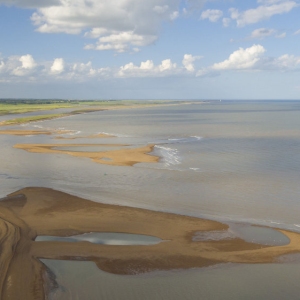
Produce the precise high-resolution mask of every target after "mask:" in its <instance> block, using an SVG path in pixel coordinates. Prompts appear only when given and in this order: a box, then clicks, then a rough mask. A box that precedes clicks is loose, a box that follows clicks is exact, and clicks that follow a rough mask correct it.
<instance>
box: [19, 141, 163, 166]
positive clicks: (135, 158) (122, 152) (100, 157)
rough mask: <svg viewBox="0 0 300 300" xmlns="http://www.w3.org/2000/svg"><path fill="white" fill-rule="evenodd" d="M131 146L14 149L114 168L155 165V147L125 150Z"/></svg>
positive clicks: (85, 145) (82, 145)
mask: <svg viewBox="0 0 300 300" xmlns="http://www.w3.org/2000/svg"><path fill="white" fill-rule="evenodd" d="M96 146H99V147H104V148H105V147H119V148H120V147H121V149H116V150H109V151H97V152H88V151H86V152H83V151H69V150H60V149H59V148H61V147H63V148H65V147H68V148H75V149H76V147H96ZM126 146H129V145H117V144H17V145H15V146H14V148H17V149H22V150H25V151H28V152H32V153H44V154H47V153H48V154H68V155H71V156H75V157H85V158H90V159H91V160H93V161H94V162H96V163H100V164H105V165H113V166H133V165H135V164H137V163H155V162H158V160H159V157H158V156H154V155H150V154H149V153H150V152H152V151H153V148H154V146H155V145H146V146H143V147H138V148H123V149H122V147H126Z"/></svg>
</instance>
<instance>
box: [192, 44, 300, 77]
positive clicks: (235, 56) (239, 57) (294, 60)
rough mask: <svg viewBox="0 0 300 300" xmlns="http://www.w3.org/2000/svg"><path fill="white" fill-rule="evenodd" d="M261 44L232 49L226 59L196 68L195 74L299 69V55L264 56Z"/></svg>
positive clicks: (209, 74)
mask: <svg viewBox="0 0 300 300" xmlns="http://www.w3.org/2000/svg"><path fill="white" fill-rule="evenodd" d="M265 52H266V49H265V48H264V47H263V46H261V45H253V46H252V47H249V48H246V49H243V48H239V49H238V50H236V51H234V52H233V53H232V54H231V55H230V56H229V58H228V59H226V60H224V61H222V62H220V63H215V64H213V65H211V66H209V67H207V68H202V69H200V70H198V72H197V73H196V76H214V75H218V74H219V73H220V72H222V71H292V70H293V71H294V70H297V71H300V69H299V67H298V66H299V65H300V56H298V57H297V56H294V55H289V54H284V55H282V56H280V57H277V58H276V57H275V58H274V57H266V56H264V53H265Z"/></svg>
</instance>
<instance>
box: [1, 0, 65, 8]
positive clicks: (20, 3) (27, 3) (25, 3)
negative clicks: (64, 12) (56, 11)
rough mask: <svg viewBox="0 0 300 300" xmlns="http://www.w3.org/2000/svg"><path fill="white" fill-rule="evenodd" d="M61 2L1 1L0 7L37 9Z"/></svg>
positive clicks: (38, 0)
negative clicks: (4, 5) (11, 6)
mask: <svg viewBox="0 0 300 300" xmlns="http://www.w3.org/2000/svg"><path fill="white" fill-rule="evenodd" d="M59 2H60V1H59V0H42V1H41V0H0V5H1V4H6V5H15V6H20V7H28V8H37V7H47V6H51V5H57V4H59Z"/></svg>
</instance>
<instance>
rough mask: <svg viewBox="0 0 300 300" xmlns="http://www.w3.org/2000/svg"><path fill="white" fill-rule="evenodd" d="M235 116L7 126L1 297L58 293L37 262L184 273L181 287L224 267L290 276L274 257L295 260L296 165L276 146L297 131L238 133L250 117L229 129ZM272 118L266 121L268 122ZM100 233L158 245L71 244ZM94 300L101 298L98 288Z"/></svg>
mask: <svg viewBox="0 0 300 300" xmlns="http://www.w3.org/2000/svg"><path fill="white" fill-rule="evenodd" d="M200 107H201V108H200ZM244 107H245V106H242V107H241V108H242V109H243V110H244V109H245V108H244ZM250 107H251V105H250ZM266 107H268V106H266ZM241 108H240V107H239V106H234V105H232V106H229V108H228V106H225V107H223V106H220V107H219V106H216V107H215V106H209V105H207V106H205V107H204V108H202V105H201V106H200V105H195V106H193V104H189V105H183V106H180V105H179V106H176V105H172V106H170V107H169V106H167V107H163V108H152V107H150V108H138V109H136V108H132V109H128V110H126V112H125V111H123V110H122V109H119V110H112V111H96V112H91V113H89V114H82V115H80V114H78V115H73V116H68V117H65V118H61V119H56V120H48V121H42V122H38V123H29V124H25V125H24V126H20V125H18V126H16V125H14V126H12V127H8V128H5V129H4V128H3V129H2V130H1V132H0V138H2V140H3V145H5V147H4V148H3V158H4V157H6V160H3V161H2V162H1V164H2V166H3V168H2V172H3V173H1V174H0V176H1V178H2V180H3V181H2V182H3V183H2V193H1V196H2V197H3V198H2V200H1V201H0V218H1V237H0V239H1V247H2V249H3V250H2V252H1V255H0V264H1V270H3V273H2V274H3V276H1V281H0V287H1V289H0V290H1V293H2V294H1V296H2V298H3V299H19V298H22V299H46V297H47V295H48V294H51V293H54V292H55V291H56V290H57V289H60V288H62V287H61V286H60V284H61V283H58V282H59V279H60V273H58V272H57V270H56V269H53V270H52V269H51V264H50V267H49V266H48V265H47V264H46V263H45V261H48V262H49V261H53V263H54V264H55V262H57V264H58V265H61V266H63V265H64V264H65V263H64V262H68V263H70V264H72V263H74V266H75V264H76V263H77V262H86V263H87V262H90V263H91V264H93V265H94V266H96V267H97V268H98V269H99V270H100V271H99V272H104V273H107V274H112V275H116V276H124V278H125V277H127V276H129V278H130V276H141V274H154V273H155V272H167V274H171V273H172V272H174V271H176V270H178V271H183V270H186V271H187V272H188V273H186V275H182V282H186V281H185V280H187V278H189V276H190V275H188V274H192V273H190V272H191V271H189V270H198V269H199V270H202V269H204V270H205V268H216V270H220V272H221V270H222V267H221V266H222V265H224V264H225V265H228V264H229V265H230V264H237V265H239V264H244V265H245V266H251V265H261V267H262V268H265V269H266V270H267V269H268V267H267V266H270V268H273V266H274V265H277V264H282V265H283V266H284V267H286V263H285V262H284V261H281V259H282V257H286V256H287V257H290V256H291V255H297V253H300V234H299V230H298V229H297V228H298V223H297V221H296V220H297V216H298V213H297V212H298V210H299V208H298V206H297V202H296V200H294V199H297V195H298V192H297V185H295V184H294V183H296V177H297V176H296V177H295V174H296V173H297V172H296V171H297V169H296V168H297V164H295V163H294V162H295V161H297V160H298V156H297V154H296V152H293V153H292V152H291V154H290V155H289V156H286V155H282V153H283V151H282V149H283V148H281V147H286V144H287V143H290V145H291V147H290V148H289V149H292V147H293V146H294V145H297V143H298V138H299V132H298V131H297V129H296V128H293V127H290V125H289V123H288V122H287V121H284V120H283V121H282V123H280V124H278V125H277V127H278V128H281V129H280V130H277V129H276V126H275V130H273V129H272V128H271V127H270V126H269V124H267V123H264V121H262V123H261V124H262V125H261V126H262V127H261V128H258V127H257V126H258V125H257V123H253V127H252V128H251V127H250V126H249V125H247V127H244V128H243V127H242V126H243V125H241V124H249V122H250V120H251V118H253V117H252V115H251V114H252V113H253V112H252V111H253V110H254V109H253V108H251V110H249V111H250V112H248V110H247V111H246V113H247V115H249V119H248V123H247V122H246V121H244V120H243V122H242V123H241V121H240V119H238V121H237V123H236V124H235V123H233V122H231V123H229V122H228V121H227V119H226V110H230V112H229V113H230V120H232V119H233V117H232V116H233V115H234V114H235V111H234V109H236V110H237V111H238V112H239V113H241V111H240V109H241ZM255 108H256V109H257V107H255ZM196 109H198V110H199V112H198V114H195V111H196ZM214 109H215V111H214ZM221 109H223V111H222V112H220V111H221ZM263 109H265V108H263ZM263 109H261V110H262V111H263ZM280 109H281V107H279V108H278V111H279V112H280ZM202 110H204V111H206V114H205V115H204V114H203V113H202ZM232 111H233V112H232ZM267 112H268V113H267ZM187 113H188V114H189V118H187V117H186V114H187ZM192 113H193V114H192ZM271 113H272V114H275V115H276V110H275V113H274V112H273V111H272V112H271ZM271 113H269V110H268V111H267V110H266V112H264V115H263V118H264V119H266V117H267V118H268V117H269V119H270V120H271V119H274V117H273V115H272V114H271ZM181 115H182V117H181ZM183 116H184V118H183ZM191 116H193V118H191ZM202 116H203V119H201V117H202ZM208 116H214V117H215V116H216V117H217V119H212V120H210V121H207V118H208ZM257 116H260V111H259V113H258V114H257ZM293 117H296V115H294V112H293V110H291V114H290V116H289V119H292V118H293ZM154 118H156V120H157V122H156V123H157V124H156V123H155V122H154V123H152V120H153V119H154ZM175 119H180V120H181V122H178V121H177V123H175V121H174V120H175ZM198 120H201V122H203V124H202V123H201V126H198V125H199V124H198V122H199V121H198ZM202 120H203V121H202ZM216 120H222V122H223V123H222V126H223V127H222V128H223V129H222V130H223V131H221V129H220V128H221V127H220V125H219V124H218V122H220V121H218V122H217V121H216ZM257 120H259V119H258V117H256V122H257ZM185 122H190V123H191V124H188V123H185ZM193 122H194V123H193ZM284 122H285V123H284ZM283 123H284V126H283V125H282V124H283ZM162 124H163V125H162ZM170 124H171V126H170ZM182 124H184V126H182ZM273 125H274V124H273ZM273 125H272V126H273ZM275 125H276V124H275ZM264 126H265V127H264ZM245 128H247V131H246V130H244V129H245ZM228 129H231V130H228ZM233 129H234V130H233ZM186 132H188V133H186ZM204 133H205V134H204ZM74 140H76V142H75V143H74ZM91 141H92V142H91ZM275 145H276V147H275ZM270 149H272V151H271V150H270ZM274 149H276V151H277V152H276V151H275V152H274ZM289 151H291V150H289ZM279 156H281V161H280V163H274V162H275V158H276V159H277V158H278V157H279ZM291 158H293V161H292V160H291ZM283 172H284V173H285V174H288V175H286V176H285V177H282V176H280V175H281V174H283ZM5 191H7V192H5ZM283 194H284V195H285V197H282V195H283ZM271 203H272V204H271ZM292 204H293V205H292ZM283 207H284V210H283V209H282V208H283ZM97 233H116V234H119V235H120V234H131V235H141V236H144V237H145V238H147V237H155V238H158V239H159V242H158V243H156V244H151V245H150V244H149V245H144V244H129V245H125V244H122V243H121V244H103V242H101V243H100V242H93V241H90V240H84V239H83V240H76V241H74V239H76V237H77V236H79V235H83V236H85V235H88V234H97ZM269 235H270V236H271V237H272V238H270V239H269V240H268V236H269ZM41 237H44V239H43V240H39V238H41ZM48 237H49V238H48ZM56 238H58V239H56ZM59 238H64V239H63V240H59ZM291 257H292V256H291ZM59 262H61V263H59ZM52 265H53V264H52ZM219 266H220V267H219ZM89 268H91V270H92V267H89ZM249 268H250V267H249ZM53 272H54V273H55V274H54V273H53ZM91 272H92V271H91ZM170 272H171V273H170ZM218 272H219V271H218ZM230 272H233V273H232V274H233V275H234V274H235V273H234V271H230ZM79 274H80V272H79ZM101 274H102V273H101ZM203 274H205V273H203ZM64 276H65V278H66V276H67V275H64ZM79 276H80V275H79ZM103 276H105V275H103ZM153 276H154V275H153ZM272 276H276V273H274V275H272ZM254 277H255V276H254ZM254 277H253V278H254ZM24 278H26V280H25V279H24ZM120 278H123V277H120ZM185 278H186V279H185ZM124 280H125V279H124ZM251 280H252V279H250V281H251ZM292 282H293V281H292ZM169 284H170V285H172V283H169ZM211 285H213V282H211ZM16 287H18V288H16ZM72 288H73V289H75V287H72ZM102 289H103V290H104V291H105V286H103V287H102ZM145 289H146V287H145ZM165 289H166V290H167V289H168V286H166V287H165ZM70 293H71V292H70ZM97 293H98V294H97ZM101 293H102V292H101ZM141 293H142V291H141ZM195 293H196V288H195ZM210 293H213V292H212V291H211V292H210ZM296 293H297V291H296V289H295V294H296ZM94 294H95V299H97V297H99V292H96V288H95V290H94ZM101 295H102V294H101ZM211 295H212V294H210V296H211ZM228 295H230V292H228ZM203 296H205V295H203ZM210 296H208V298H209V297H210ZM116 297H117V296H116ZM137 297H138V296H137ZM178 297H182V295H181V296H180V295H179V296H178ZM51 299H63V296H62V297H61V298H59V297H58V298H55V297H54V296H53V298H51Z"/></svg>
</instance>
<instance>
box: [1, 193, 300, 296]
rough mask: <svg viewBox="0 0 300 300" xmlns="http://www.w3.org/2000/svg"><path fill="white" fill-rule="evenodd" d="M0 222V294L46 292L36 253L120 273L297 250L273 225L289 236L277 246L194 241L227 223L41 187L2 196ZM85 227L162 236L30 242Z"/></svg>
mask: <svg viewBox="0 0 300 300" xmlns="http://www.w3.org/2000/svg"><path fill="white" fill-rule="evenodd" d="M99 200H101V196H100V195H99ZM0 228H1V231H0V242H1V248H2V251H1V253H0V266H1V273H2V276H1V279H0V291H1V295H0V297H1V298H3V299H24V300H27V299H45V298H46V293H47V286H49V284H50V280H49V278H47V272H46V267H45V266H44V265H43V264H42V263H41V262H40V260H39V259H41V258H45V259H65V260H89V261H93V262H95V263H96V265H97V266H98V267H99V268H100V269H102V270H104V271H106V272H110V273H114V274H123V275H126V274H137V273H144V272H149V271H154V270H170V269H187V268H195V267H199V268H200V267H205V266H211V265H215V264H219V263H226V262H233V263H271V262H274V261H275V259H276V258H277V257H278V256H281V255H285V254H290V253H296V252H299V251H300V234H298V233H295V232H290V231H287V230H279V229H276V230H278V231H280V232H281V233H283V234H285V235H286V236H287V237H288V238H289V239H290V243H289V244H287V245H284V246H265V245H261V244H255V243H249V242H246V241H244V240H243V239H240V238H232V239H228V240H218V241H201V242H200V241H197V242H196V241H193V239H192V237H193V235H194V234H195V233H196V232H210V231H215V230H218V231H220V230H227V229H228V226H227V225H225V224H222V223H220V222H216V221H211V220H205V219H199V218H195V217H188V216H182V215H175V214H171V213H162V212H155V211H150V210H145V209H139V208H132V207H124V206H116V205H109V204H102V203H96V202H92V201H89V200H85V199H82V198H79V197H76V196H72V195H69V194H66V193H63V192H59V191H55V190H52V189H49V188H24V189H22V190H19V191H17V192H15V193H12V194H10V195H9V196H8V197H7V198H5V199H2V201H0ZM87 232H119V233H132V234H143V235H150V236H155V237H158V238H161V239H162V240H164V242H161V243H160V244H156V245H148V246H133V245H131V246H113V245H99V244H92V243H89V242H77V243H68V242H57V241H48V242H35V241H34V239H35V238H36V236H42V235H52V236H72V235H75V234H81V233H87ZM8 281H9V284H8ZM45 289H46V290H45ZM9 297H10V298H9Z"/></svg>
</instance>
